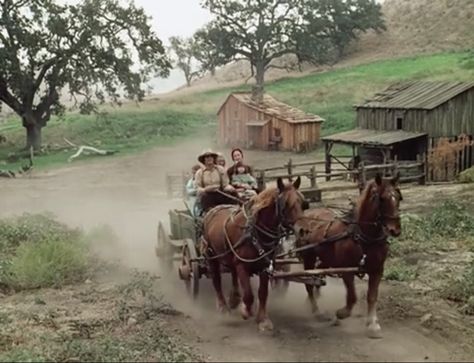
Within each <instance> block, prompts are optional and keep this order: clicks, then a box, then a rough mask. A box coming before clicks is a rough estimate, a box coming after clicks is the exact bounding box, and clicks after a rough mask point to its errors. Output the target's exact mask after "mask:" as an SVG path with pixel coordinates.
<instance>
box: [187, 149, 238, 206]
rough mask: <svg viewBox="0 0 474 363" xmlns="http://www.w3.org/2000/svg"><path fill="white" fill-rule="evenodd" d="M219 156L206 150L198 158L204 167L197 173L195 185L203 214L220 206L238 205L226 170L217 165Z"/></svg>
mask: <svg viewBox="0 0 474 363" xmlns="http://www.w3.org/2000/svg"><path fill="white" fill-rule="evenodd" d="M217 157H218V154H217V153H215V152H213V151H212V150H206V151H204V152H203V153H201V154H200V155H199V156H198V161H199V162H200V163H201V164H203V167H202V168H201V169H199V170H198V171H197V172H196V175H195V176H194V183H195V187H196V189H197V195H198V200H197V202H198V203H199V204H200V207H201V210H202V212H204V213H205V212H207V211H208V210H209V209H211V208H212V207H215V206H217V205H219V204H236V201H237V199H233V198H237V197H238V195H237V193H236V191H235V188H234V187H233V186H232V185H231V184H230V183H229V177H228V176H227V174H226V172H225V169H224V168H223V167H222V166H220V165H217Z"/></svg>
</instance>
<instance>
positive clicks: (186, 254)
mask: <svg viewBox="0 0 474 363" xmlns="http://www.w3.org/2000/svg"><path fill="white" fill-rule="evenodd" d="M197 257H198V256H197V251H196V245H195V244H194V241H193V240H192V239H189V238H186V239H185V243H183V257H182V260H181V266H180V267H179V273H180V277H181V279H183V280H184V283H185V285H186V290H187V291H188V293H189V294H190V295H191V296H192V297H193V298H194V299H196V298H197V296H198V294H199V279H200V277H201V276H200V273H199V261H197Z"/></svg>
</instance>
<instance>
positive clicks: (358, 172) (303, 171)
mask: <svg viewBox="0 0 474 363" xmlns="http://www.w3.org/2000/svg"><path fill="white" fill-rule="evenodd" d="M339 161H340V164H341V165H342V166H343V167H341V168H338V169H337V168H336V169H332V170H331V173H327V172H325V171H324V170H320V168H318V167H319V166H321V167H325V164H326V162H325V161H306V162H299V163H295V162H293V161H292V160H291V159H289V160H288V162H287V163H285V164H284V165H283V166H277V167H270V168H259V169H255V174H256V175H255V176H256V178H257V183H258V186H259V188H260V189H264V188H265V187H266V185H267V183H269V182H273V181H276V180H277V179H278V178H283V179H289V180H290V181H291V180H294V179H295V178H297V177H298V176H299V177H301V178H303V179H306V186H305V187H303V188H302V191H303V193H304V194H305V195H306V196H307V197H308V196H309V197H310V199H311V197H312V196H313V195H314V198H313V199H321V191H337V190H345V189H350V188H354V187H355V186H358V187H359V189H362V188H363V187H364V185H365V183H366V182H367V180H369V179H371V178H373V177H374V176H375V175H376V173H377V172H378V173H380V174H381V175H383V176H384V177H390V176H393V175H396V174H397V172H400V182H401V183H414V182H415V183H418V184H420V185H423V184H425V183H426V175H427V173H426V165H427V164H426V155H418V156H417V159H416V160H414V161H399V160H396V159H395V160H391V161H389V162H387V163H385V164H370V165H366V164H365V163H364V162H361V163H359V165H358V166H357V168H352V169H351V168H347V167H345V166H344V160H339ZM320 179H323V180H325V181H331V180H343V181H348V182H351V181H352V182H353V183H350V184H345V185H334V186H332V185H331V183H324V186H321V185H320V183H319V180H320ZM308 184H309V185H308Z"/></svg>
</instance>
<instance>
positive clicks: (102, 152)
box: [64, 138, 117, 162]
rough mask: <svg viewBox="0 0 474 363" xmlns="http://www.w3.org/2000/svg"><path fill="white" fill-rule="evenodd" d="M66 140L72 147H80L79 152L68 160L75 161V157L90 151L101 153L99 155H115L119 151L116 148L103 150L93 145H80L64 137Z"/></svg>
mask: <svg viewBox="0 0 474 363" xmlns="http://www.w3.org/2000/svg"><path fill="white" fill-rule="evenodd" d="M64 141H66V142H67V143H68V144H69V145H71V146H72V147H75V148H78V150H77V152H76V153H75V154H74V155H71V156H70V157H69V159H68V162H71V161H73V160H74V159H76V158H77V157H79V156H80V155H81V154H82V153H84V152H85V153H87V154H89V153H90V152H92V153H94V154H99V155H113V154H115V153H116V152H117V151H116V150H101V149H97V148H95V147H93V146H87V145H81V146H78V145H76V144H74V143H72V142H71V141H69V140H68V139H66V138H64Z"/></svg>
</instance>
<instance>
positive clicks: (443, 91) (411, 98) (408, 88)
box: [356, 81, 474, 110]
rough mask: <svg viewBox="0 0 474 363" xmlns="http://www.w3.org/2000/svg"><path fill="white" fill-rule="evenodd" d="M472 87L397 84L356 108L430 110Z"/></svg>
mask: <svg viewBox="0 0 474 363" xmlns="http://www.w3.org/2000/svg"><path fill="white" fill-rule="evenodd" d="M473 87H474V82H435V81H431V82H429V81H411V82H399V83H395V84H393V85H391V86H390V87H388V88H387V89H385V90H384V91H382V92H379V93H376V94H375V95H374V96H373V97H372V98H371V99H368V100H366V101H365V102H363V103H362V104H359V105H356V107H365V108H398V109H423V110H432V109H434V108H436V107H438V106H440V105H441V104H443V103H445V102H447V101H449V100H450V99H452V98H454V97H456V96H457V95H459V94H460V93H463V92H465V91H467V90H469V89H471V88H473Z"/></svg>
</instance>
